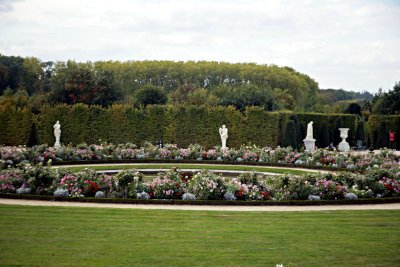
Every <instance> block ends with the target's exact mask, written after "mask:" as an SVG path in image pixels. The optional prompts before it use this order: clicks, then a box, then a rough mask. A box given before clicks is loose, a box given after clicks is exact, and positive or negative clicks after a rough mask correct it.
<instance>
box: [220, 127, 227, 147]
mask: <svg viewBox="0 0 400 267" xmlns="http://www.w3.org/2000/svg"><path fill="white" fill-rule="evenodd" d="M219 134H220V136H221V142H222V147H221V148H222V149H225V148H226V139H228V128H226V126H225V125H222V127H220V128H219Z"/></svg>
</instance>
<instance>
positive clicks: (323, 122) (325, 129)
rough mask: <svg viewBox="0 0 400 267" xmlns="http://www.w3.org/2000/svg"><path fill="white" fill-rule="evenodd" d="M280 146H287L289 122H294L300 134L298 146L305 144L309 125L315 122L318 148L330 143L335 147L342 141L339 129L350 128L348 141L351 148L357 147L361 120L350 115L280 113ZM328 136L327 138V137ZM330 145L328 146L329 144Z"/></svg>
mask: <svg viewBox="0 0 400 267" xmlns="http://www.w3.org/2000/svg"><path fill="white" fill-rule="evenodd" d="M280 115H281V118H280V133H282V134H281V135H280V144H281V145H284V144H285V140H284V138H285V136H287V134H286V133H285V129H286V125H287V123H288V121H290V120H293V121H294V124H295V126H296V130H297V131H298V132H299V133H300V134H299V136H298V137H297V138H300V140H298V144H300V145H302V144H303V139H304V137H305V136H306V135H307V124H308V123H309V122H310V121H313V133H314V139H316V142H315V144H316V146H317V147H326V146H327V145H329V144H330V143H333V144H334V145H335V146H337V145H338V143H339V142H340V141H341V140H342V139H341V138H340V137H339V134H340V131H339V130H338V128H340V127H343V128H350V130H349V137H348V138H347V139H346V140H347V142H349V144H350V146H355V145H356V130H357V126H358V124H359V120H360V119H359V118H358V117H357V116H355V115H350V114H321V113H289V112H282V113H280ZM338 122H339V123H338ZM326 135H327V136H326ZM327 143H328V144H327Z"/></svg>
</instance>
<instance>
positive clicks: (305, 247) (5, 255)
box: [0, 205, 400, 266]
mask: <svg viewBox="0 0 400 267" xmlns="http://www.w3.org/2000/svg"><path fill="white" fill-rule="evenodd" d="M0 214H1V216H0V228H1V229H0V265H37V266H275V265H276V264H277V263H283V264H284V266H399V263H400V235H399V231H400V211H332V212H281V213H279V212H217V211H166V210H128V209H102V208H72V207H71V208H61V207H28V206H11V205H0Z"/></svg>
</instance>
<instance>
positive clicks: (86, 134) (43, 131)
mask: <svg viewBox="0 0 400 267" xmlns="http://www.w3.org/2000/svg"><path fill="white" fill-rule="evenodd" d="M57 120H58V121H60V124H61V142H62V143H63V144H69V143H71V144H73V145H76V144H79V143H88V144H90V143H100V142H103V141H107V142H110V143H114V144H118V143H135V144H138V145H142V144H143V142H144V141H150V142H152V143H153V144H154V143H156V142H157V141H159V140H163V142H164V143H176V144H177V145H178V146H180V147H187V146H188V145H189V144H194V143H198V144H200V145H202V146H204V147H206V148H210V147H214V146H219V145H220V142H221V140H220V136H219V133H218V129H219V127H221V126H222V125H223V124H225V125H226V126H227V128H228V129H229V138H228V140H227V145H228V147H235V148H238V147H240V146H241V145H243V144H255V145H258V146H272V147H276V146H278V145H287V144H289V143H290V145H292V146H295V147H296V148H298V147H299V146H301V145H302V139H304V137H305V135H306V126H307V124H308V123H309V122H310V121H313V122H314V136H315V137H316V139H317V145H319V146H326V145H327V144H329V143H330V142H332V141H333V137H332V136H333V134H334V133H336V134H339V131H338V130H337V126H338V125H341V126H344V127H348V128H350V131H349V138H348V141H349V142H350V143H351V144H355V140H356V129H357V127H356V126H357V125H358V119H357V117H356V116H354V115H337V114H317V113H289V112H281V113H278V112H267V111H265V110H264V109H262V108H260V107H248V108H247V109H246V110H245V112H244V113H241V112H239V111H238V110H236V109H235V108H234V107H223V106H217V107H210V106H162V105H148V106H147V107H145V108H144V107H143V108H134V107H132V106H129V105H122V104H115V105H112V106H110V107H108V108H103V107H101V106H97V105H92V106H88V105H85V104H76V105H71V106H68V105H65V104H60V105H54V106H44V107H43V108H42V112H41V113H40V114H38V115H33V114H32V113H31V112H30V111H29V110H27V109H23V110H21V109H17V108H9V109H6V110H5V111H4V112H0V122H1V123H0V133H1V134H0V143H2V144H11V145H21V144H27V143H28V140H29V139H30V138H31V139H34V141H32V140H31V141H30V143H31V144H32V142H35V143H37V144H49V145H52V144H54V142H55V137H54V133H53V125H54V124H55V123H56V121H57ZM289 121H291V122H290V123H289ZM394 122H398V120H397V121H396V120H394ZM33 123H34V124H35V127H33V126H32V124H33ZM369 123H370V122H369ZM288 125H290V126H288ZM287 127H289V128H290V129H291V130H289V128H288V129H287ZM396 127H397V128H396ZM32 129H33V130H36V132H35V133H32V132H31V131H32ZM377 129H378V127H377ZM388 129H394V130H395V131H398V126H397V125H396V124H395V123H393V122H392V121H388ZM371 131H372V132H373V131H376V130H371V129H369V128H368V133H369V134H370V132H371ZM290 132H292V133H290ZM327 135H328V138H327V137H326V136H327ZM33 137H34V138H33ZM285 138H286V139H285ZM284 139H285V140H284ZM327 139H329V140H327Z"/></svg>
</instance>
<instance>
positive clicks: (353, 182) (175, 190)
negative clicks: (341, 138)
mask: <svg viewBox="0 0 400 267" xmlns="http://www.w3.org/2000/svg"><path fill="white" fill-rule="evenodd" d="M0 193H3V194H4V193H6V194H18V195H21V196H23V195H25V194H33V195H47V196H55V197H58V198H85V197H96V198H106V197H107V198H114V199H153V200H183V201H195V200H203V201H215V200H224V201H235V200H237V201H242V202H243V201H262V202H270V201H293V200H340V199H347V200H355V199H358V198H365V199H370V198H378V199H379V198H398V197H400V169H399V168H398V167H397V168H391V169H381V168H372V169H371V170H369V171H368V172H366V173H365V174H358V173H351V172H339V173H317V174H306V175H302V176H294V175H288V174H286V175H282V176H264V177H262V178H259V177H257V175H256V174H255V173H251V172H248V173H243V174H241V175H239V176H238V177H236V178H233V179H232V178H229V179H227V178H224V177H222V176H219V175H216V174H214V173H213V172H210V171H202V172H198V173H192V172H181V171H179V170H176V169H171V170H170V171H168V172H163V173H159V174H158V175H157V176H156V177H155V178H153V179H144V175H143V174H142V173H140V172H138V171H137V170H134V169H128V170H124V171H121V172H119V173H117V174H115V175H113V176H111V175H107V174H104V173H96V172H95V171H94V170H91V169H84V170H82V171H79V172H71V171H68V170H66V169H62V168H59V169H53V168H49V167H44V166H42V165H41V164H37V165H31V164H20V165H18V167H17V168H7V169H4V170H1V171H0ZM2 196H7V195H2Z"/></svg>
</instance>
